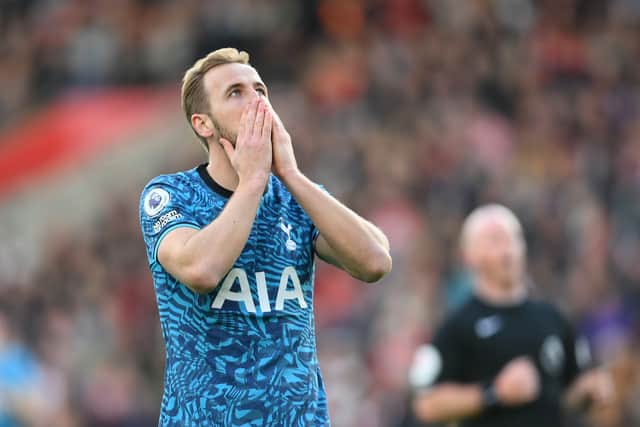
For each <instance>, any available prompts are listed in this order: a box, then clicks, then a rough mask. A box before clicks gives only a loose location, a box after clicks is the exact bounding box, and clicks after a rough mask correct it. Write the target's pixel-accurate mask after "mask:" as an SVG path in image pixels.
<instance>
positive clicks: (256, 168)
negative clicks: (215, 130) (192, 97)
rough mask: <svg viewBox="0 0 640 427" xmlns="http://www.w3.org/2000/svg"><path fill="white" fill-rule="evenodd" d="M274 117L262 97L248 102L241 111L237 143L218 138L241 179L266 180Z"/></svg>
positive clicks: (269, 161)
mask: <svg viewBox="0 0 640 427" xmlns="http://www.w3.org/2000/svg"><path fill="white" fill-rule="evenodd" d="M272 124H273V116H272V114H271V110H270V109H269V107H268V105H267V104H266V102H265V101H264V100H263V99H261V98H256V99H254V100H253V101H251V102H250V103H249V104H248V105H247V106H246V107H245V109H244V111H243V112H242V117H241V118H240V129H239V130H238V138H237V139H236V146H235V148H234V146H233V145H232V144H231V142H230V141H228V140H226V139H224V138H220V144H222V147H223V148H224V151H225V153H226V154H227V157H229V161H230V162H231V166H233V168H234V169H235V170H236V173H237V174H238V179H239V180H240V182H243V181H251V180H253V179H255V180H258V181H259V182H261V183H266V182H267V179H268V178H269V171H270V169H271V161H272V148H271V129H272Z"/></svg>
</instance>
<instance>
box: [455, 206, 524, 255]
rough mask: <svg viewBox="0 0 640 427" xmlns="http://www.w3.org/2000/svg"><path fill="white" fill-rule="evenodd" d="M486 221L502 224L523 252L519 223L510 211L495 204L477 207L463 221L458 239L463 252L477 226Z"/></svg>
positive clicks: (522, 236)
mask: <svg viewBox="0 0 640 427" xmlns="http://www.w3.org/2000/svg"><path fill="white" fill-rule="evenodd" d="M487 220H494V221H498V222H500V223H501V224H503V225H504V226H505V228H506V229H507V230H509V232H510V233H512V235H513V236H514V237H515V238H516V240H517V241H518V243H519V245H520V246H521V250H522V251H523V252H524V251H525V243H524V235H523V233H522V226H521V225H520V221H519V220H518V218H517V217H516V215H515V214H514V213H513V211H511V209H509V208H507V207H505V206H503V205H499V204H497V203H493V204H489V205H482V206H479V207H477V208H476V209H474V210H473V211H472V212H471V213H470V214H469V216H468V217H467V219H465V221H464V224H463V225H462V233H461V238H460V245H461V247H462V249H463V250H464V249H465V248H466V247H467V246H468V245H469V241H470V239H471V236H473V234H474V233H475V231H476V229H477V228H478V226H480V225H481V224H483V223H484V222H486V221H487Z"/></svg>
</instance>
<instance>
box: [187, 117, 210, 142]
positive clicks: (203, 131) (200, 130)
mask: <svg viewBox="0 0 640 427" xmlns="http://www.w3.org/2000/svg"><path fill="white" fill-rule="evenodd" d="M191 126H193V129H194V130H195V131H196V133H197V134H198V135H200V136H201V137H203V138H210V137H211V136H213V134H214V133H215V127H214V126H213V121H212V120H211V117H209V116H208V115H207V114H192V115H191Z"/></svg>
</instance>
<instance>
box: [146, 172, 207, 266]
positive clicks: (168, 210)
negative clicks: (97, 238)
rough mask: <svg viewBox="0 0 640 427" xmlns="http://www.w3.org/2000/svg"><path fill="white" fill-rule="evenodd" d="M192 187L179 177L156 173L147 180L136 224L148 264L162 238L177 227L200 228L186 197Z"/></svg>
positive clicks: (190, 195) (189, 195)
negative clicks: (138, 221) (156, 174)
mask: <svg viewBox="0 0 640 427" xmlns="http://www.w3.org/2000/svg"><path fill="white" fill-rule="evenodd" d="M191 199H192V191H191V190H190V189H189V188H188V187H187V185H185V184H184V183H182V182H181V181H180V180H179V179H176V178H173V179H171V178H169V177H166V176H165V177H160V178H156V179H154V180H153V181H151V182H150V183H149V184H148V185H147V186H146V187H145V188H144V190H143V191H142V195H141V196H140V226H141V228H142V236H143V238H144V243H145V246H146V249H147V258H148V260H149V264H152V263H154V262H156V261H157V256H158V247H159V246H160V243H161V242H162V239H163V238H164V237H165V236H166V235H167V234H168V233H169V232H170V231H172V230H175V229H176V228H178V227H190V228H194V229H200V226H199V225H198V222H197V221H196V218H195V215H194V214H193V211H192V209H190V205H191V203H190V201H191Z"/></svg>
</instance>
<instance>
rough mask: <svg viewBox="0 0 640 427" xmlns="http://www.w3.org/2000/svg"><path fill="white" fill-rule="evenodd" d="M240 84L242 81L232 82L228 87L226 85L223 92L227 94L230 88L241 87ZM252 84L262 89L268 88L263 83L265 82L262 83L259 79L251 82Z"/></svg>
mask: <svg viewBox="0 0 640 427" xmlns="http://www.w3.org/2000/svg"><path fill="white" fill-rule="evenodd" d="M242 86H243V84H242V83H233V84H231V85H229V87H227V89H226V90H225V91H224V93H225V94H228V93H229V92H231V91H232V90H235V89H240V88H242ZM253 86H258V87H261V88H263V89H265V90H268V89H267V85H265V84H264V83H262V82H261V81H255V82H253Z"/></svg>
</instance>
